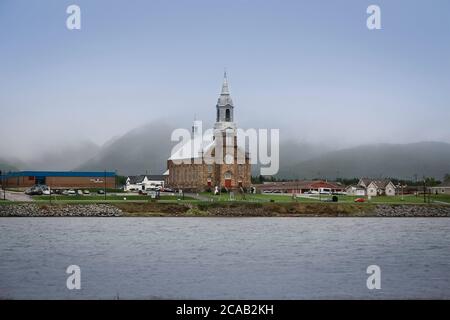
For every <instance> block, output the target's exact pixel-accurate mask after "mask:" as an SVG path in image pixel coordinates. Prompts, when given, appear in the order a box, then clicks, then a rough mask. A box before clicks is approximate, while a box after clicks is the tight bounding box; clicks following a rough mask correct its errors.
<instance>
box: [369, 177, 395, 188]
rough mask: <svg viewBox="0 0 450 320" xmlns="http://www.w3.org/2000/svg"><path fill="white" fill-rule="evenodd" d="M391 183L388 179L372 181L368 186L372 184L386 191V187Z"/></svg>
mask: <svg viewBox="0 0 450 320" xmlns="http://www.w3.org/2000/svg"><path fill="white" fill-rule="evenodd" d="M390 182H391V180H389V179H381V180H372V181H371V182H370V184H372V183H373V184H374V185H375V186H376V187H377V188H379V189H386V186H387V185H388V184H389V183H390Z"/></svg>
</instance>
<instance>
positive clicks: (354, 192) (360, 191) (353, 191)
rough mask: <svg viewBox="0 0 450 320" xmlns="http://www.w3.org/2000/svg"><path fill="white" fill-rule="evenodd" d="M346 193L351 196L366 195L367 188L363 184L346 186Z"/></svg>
mask: <svg viewBox="0 0 450 320" xmlns="http://www.w3.org/2000/svg"><path fill="white" fill-rule="evenodd" d="M345 193H346V194H347V195H349V196H360V197H363V196H365V195H366V188H364V187H361V186H355V185H351V186H348V187H347V188H345Z"/></svg>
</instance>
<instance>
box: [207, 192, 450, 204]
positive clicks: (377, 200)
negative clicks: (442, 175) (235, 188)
mask: <svg viewBox="0 0 450 320" xmlns="http://www.w3.org/2000/svg"><path fill="white" fill-rule="evenodd" d="M202 195H203V196H207V197H210V198H211V199H214V200H215V201H230V196H229V195H228V194H222V195H217V196H214V195H212V194H210V193H202ZM337 197H338V202H339V203H354V201H355V199H356V198H361V197H357V196H343V195H339V196H337ZM331 198H332V196H329V195H321V196H319V195H311V196H299V197H297V198H296V199H293V198H292V196H291V195H282V194H251V195H249V194H246V195H245V199H243V197H242V195H239V194H238V195H235V196H234V201H248V202H293V201H297V202H305V203H318V202H328V201H330V200H331ZM364 198H365V199H366V203H374V204H383V203H386V204H422V203H424V200H423V196H415V195H404V196H403V197H402V196H389V197H388V196H377V197H372V199H371V200H370V201H369V200H368V199H367V197H364ZM271 200H272V201H271ZM430 200H431V202H432V203H433V202H434V203H436V202H437V201H438V202H444V203H450V195H432V196H431V197H430ZM427 201H428V199H427Z"/></svg>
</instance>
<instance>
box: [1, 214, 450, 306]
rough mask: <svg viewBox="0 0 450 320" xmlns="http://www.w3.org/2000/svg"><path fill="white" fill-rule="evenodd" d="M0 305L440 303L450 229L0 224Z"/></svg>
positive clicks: (404, 224)
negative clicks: (371, 279) (75, 286)
mask: <svg viewBox="0 0 450 320" xmlns="http://www.w3.org/2000/svg"><path fill="white" fill-rule="evenodd" d="M73 264H75V265H79V266H80V268H81V286H82V289H81V290H68V289H67V288H66V279H67V276H68V275H67V274H66V273H65V270H66V268H67V266H69V265H73ZM372 264H376V265H379V266H380V268H381V274H382V277H381V287H382V288H381V290H368V289H367V287H366V279H367V277H368V275H367V274H366V268H367V266H369V265H372ZM0 297H1V298H4V299H5V298H6V299H21V298H32V299H57V298H69V299H80V298H88V299H94V298H101V299H114V298H120V299H128V298H138V299H144V298H169V299H176V298H182V299H206V298H209V299H216V298H217V299H218V298H223V299H234V298H239V299H303V298H312V299H317V298H326V299H328V298H352V299H356V298H363V299H367V298H368V299H379V298H446V299H448V298H450V219H448V218H1V219H0Z"/></svg>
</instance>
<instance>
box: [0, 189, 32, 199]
mask: <svg viewBox="0 0 450 320" xmlns="http://www.w3.org/2000/svg"><path fill="white" fill-rule="evenodd" d="M0 197H1V199H3V190H0ZM6 200H9V201H33V198H31V197H30V196H29V195H26V194H25V193H23V192H15V191H6Z"/></svg>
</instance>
